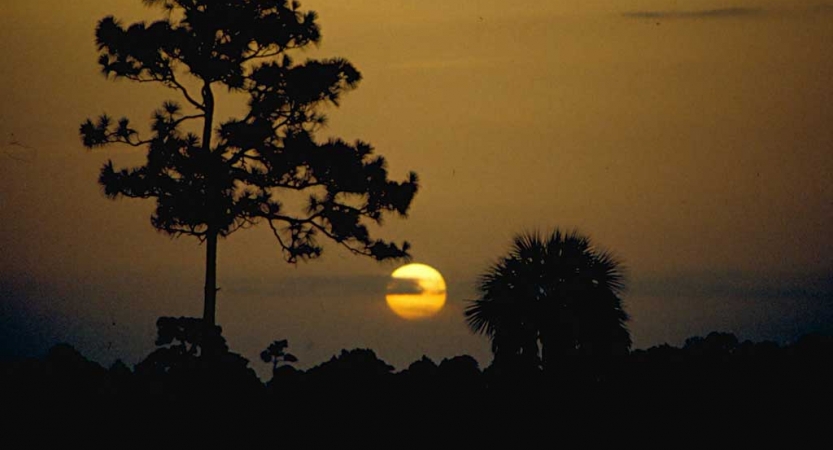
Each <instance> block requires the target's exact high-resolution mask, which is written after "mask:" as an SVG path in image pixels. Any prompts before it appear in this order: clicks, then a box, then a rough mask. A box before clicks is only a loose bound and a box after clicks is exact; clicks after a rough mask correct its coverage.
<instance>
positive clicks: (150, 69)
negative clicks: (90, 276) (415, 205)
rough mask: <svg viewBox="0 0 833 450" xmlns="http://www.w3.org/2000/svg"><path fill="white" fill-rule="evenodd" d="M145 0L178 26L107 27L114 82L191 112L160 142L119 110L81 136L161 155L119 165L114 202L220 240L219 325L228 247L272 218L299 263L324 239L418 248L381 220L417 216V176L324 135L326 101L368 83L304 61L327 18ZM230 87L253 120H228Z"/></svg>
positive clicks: (208, 301) (228, 0) (212, 296)
mask: <svg viewBox="0 0 833 450" xmlns="http://www.w3.org/2000/svg"><path fill="white" fill-rule="evenodd" d="M144 3H145V4H147V5H148V6H152V7H161V8H162V9H163V10H164V11H165V18H163V19H161V20H158V21H156V22H153V23H151V24H146V23H134V24H132V25H130V26H124V25H122V24H121V23H120V22H119V21H117V20H116V19H115V18H113V17H106V18H104V19H102V20H101V21H100V22H99V23H98V27H97V29H96V43H97V45H98V49H99V51H100V56H99V60H98V62H99V64H100V66H101V68H102V71H103V73H104V74H105V75H106V76H108V77H110V76H112V77H115V78H125V79H128V80H132V81H135V82H139V83H156V84H160V85H163V86H166V87H168V88H170V89H172V90H174V91H176V92H177V94H178V95H179V96H180V97H181V99H182V100H184V106H183V105H180V104H178V103H176V102H174V101H166V102H164V103H163V105H162V107H161V108H160V109H158V110H157V111H156V112H155V113H154V115H153V121H152V128H151V135H150V136H149V137H148V138H146V139H143V138H141V137H140V135H139V133H138V132H137V131H136V130H135V129H134V128H132V127H131V125H130V121H129V120H128V119H127V118H122V119H120V120H118V121H114V120H112V119H111V118H110V117H108V116H106V115H102V116H101V117H99V118H98V119H96V120H95V121H93V120H87V121H86V122H84V123H83V124H82V125H81V129H80V133H81V138H82V140H83V143H84V145H85V146H86V147H88V148H93V147H99V146H105V145H109V144H125V145H129V146H133V147H144V148H147V163H146V164H145V165H144V166H140V167H135V168H125V169H117V168H115V167H114V166H113V163H112V161H108V162H107V163H106V164H105V165H104V167H103V168H102V169H101V174H100V176H99V183H100V184H101V185H102V186H103V187H104V192H105V194H106V195H107V196H108V197H110V198H113V199H116V198H120V197H130V198H153V199H155V200H156V210H155V211H154V213H153V214H152V216H151V224H152V225H153V226H154V227H156V228H157V229H158V230H160V231H162V232H164V233H167V234H170V235H173V236H180V235H188V236H195V237H197V238H199V240H200V241H201V242H204V243H205V244H206V269H205V309H204V320H205V322H206V324H208V325H214V324H215V305H216V293H217V288H216V266H217V240H218V238H219V237H226V236H228V235H229V234H231V233H233V232H234V231H236V230H239V229H241V228H246V227H248V226H251V225H254V224H257V223H263V222H265V223H267V224H268V225H269V227H270V228H271V229H272V231H273V233H274V236H275V237H276V239H277V243H278V245H279V246H280V249H281V251H282V253H283V255H284V257H285V259H286V260H287V261H289V262H292V263H294V262H296V261H298V260H307V259H314V258H316V257H318V256H320V255H321V252H322V247H321V243H320V242H319V239H320V238H321V237H322V236H323V237H324V239H323V240H327V239H330V240H333V241H335V242H337V243H339V244H341V245H342V246H344V247H346V248H348V249H349V250H350V251H351V252H353V253H355V254H359V255H366V256H370V257H373V258H375V259H377V260H383V259H388V258H402V257H407V256H408V253H407V252H408V248H409V246H408V243H407V242H403V243H402V244H399V245H397V244H395V243H391V242H386V241H383V240H375V239H373V238H371V235H370V231H369V229H368V224H369V223H377V224H380V223H381V221H382V218H383V214H385V213H397V214H399V215H400V216H405V215H406V214H407V211H408V208H409V207H410V204H411V200H412V199H413V197H414V194H415V193H416V191H417V177H416V174H415V173H413V172H411V173H410V174H409V175H408V179H407V180H406V181H403V182H396V181H391V180H389V179H388V171H387V169H386V162H385V159H384V158H383V157H381V156H376V155H374V153H373V148H372V147H371V146H370V145H369V144H367V143H365V142H361V141H359V142H355V143H347V142H344V141H343V140H340V139H331V140H329V141H327V142H323V143H321V142H318V141H316V140H315V139H314V136H313V134H314V132H316V131H317V130H319V129H320V128H321V127H322V125H323V124H324V123H325V116H324V115H323V113H321V112H320V111H321V107H322V106H324V105H327V104H331V105H335V106H338V104H339V100H340V98H341V95H342V94H343V93H344V92H347V91H349V90H351V89H353V88H355V87H356V86H357V84H358V82H359V80H360V79H361V74H360V73H359V71H358V70H356V68H355V67H353V66H352V65H351V64H350V63H349V62H348V61H346V60H344V59H338V58H336V59H326V60H306V61H304V62H301V63H297V62H295V61H294V60H293V58H292V56H293V54H294V53H296V52H297V51H298V50H300V49H303V48H305V47H308V46H310V45H314V44H318V43H319V41H320V39H321V33H320V29H319V26H318V24H317V23H316V20H317V19H316V15H315V13H313V12H304V11H301V10H300V9H299V4H298V2H296V1H292V2H289V1H286V0H144ZM194 86H197V87H196V88H194ZM221 87H223V88H225V89H227V90H228V91H229V92H230V93H232V94H238V95H246V96H248V103H247V105H248V112H247V114H246V115H245V116H244V117H239V118H234V119H230V120H228V121H226V122H222V123H216V122H215V121H216V118H215V111H216V105H215V92H216V91H217V89H219V88H221ZM197 91H199V93H197ZM187 129H198V130H201V135H197V134H195V133H191V132H188V131H187ZM285 195H287V196H290V197H291V198H305V201H304V203H305V204H304V206H303V207H300V208H291V207H289V206H288V205H285V204H284V203H282V201H281V199H282V198H285V197H284V196H285ZM299 196H300V197H299Z"/></svg>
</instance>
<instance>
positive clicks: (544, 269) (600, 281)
mask: <svg viewBox="0 0 833 450" xmlns="http://www.w3.org/2000/svg"><path fill="white" fill-rule="evenodd" d="M623 288H624V285H623V276H622V272H621V269H620V267H619V263H618V262H617V261H616V260H615V259H614V258H613V257H612V256H611V255H610V254H608V253H606V252H601V251H598V250H596V249H594V248H593V247H592V246H591V244H590V240H589V239H588V238H586V237H584V236H580V235H579V234H578V233H576V232H573V233H570V234H564V233H562V232H561V231H559V230H555V231H554V232H553V233H552V234H551V235H550V236H549V237H547V238H546V239H544V238H542V237H541V236H540V235H538V234H534V233H533V234H521V235H519V236H517V237H516V238H515V241H514V244H513V246H512V249H511V251H510V252H509V255H507V256H505V257H503V258H501V259H500V261H499V262H498V263H497V264H495V265H493V266H492V267H491V268H490V269H489V270H488V271H487V272H486V273H485V274H483V275H482V276H481V278H480V285H479V290H480V293H481V296H480V298H478V299H476V300H474V301H473V303H472V304H470V305H469V306H468V307H467V308H466V311H465V316H466V320H467V322H468V325H469V327H470V328H471V330H472V331H474V332H476V333H484V334H486V335H487V336H488V337H489V338H490V339H491V341H492V351H493V353H494V355H495V363H496V364H505V365H515V366H522V367H538V366H541V367H543V368H544V369H554V368H555V365H556V364H554V363H555V362H557V361H558V360H563V358H565V357H571V356H589V357H595V356H602V357H604V356H609V355H616V354H627V352H628V349H629V348H630V345H631V339H630V333H629V332H628V329H627V328H626V327H625V321H627V319H628V316H627V314H626V313H625V311H624V310H623V308H622V302H621V299H620V297H619V295H620V292H621V291H622V289H623Z"/></svg>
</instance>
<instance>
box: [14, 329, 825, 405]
mask: <svg viewBox="0 0 833 450" xmlns="http://www.w3.org/2000/svg"><path fill="white" fill-rule="evenodd" d="M203 325H204V322H203V321H202V320H201V319H191V318H161V319H160V320H159V322H158V323H157V326H158V332H159V338H158V340H157V345H158V346H159V348H157V350H155V351H153V352H152V353H151V354H150V355H148V356H147V357H146V358H145V359H144V360H143V361H141V362H140V363H138V364H136V365H135V366H134V367H133V369H132V370H131V368H129V367H128V366H126V365H125V364H124V363H122V362H121V361H117V362H116V363H114V364H113V365H112V366H111V367H110V368H109V369H105V368H103V367H101V366H100V365H98V364H96V363H94V362H91V361H89V360H87V359H86V358H85V357H84V356H82V355H81V354H80V353H78V352H77V351H76V350H75V349H73V348H72V347H71V346H69V345H66V344H59V345H56V346H55V347H53V348H52V349H51V350H50V351H49V353H48V354H47V355H46V357H45V358H42V359H27V360H19V361H13V362H5V363H2V365H0V386H2V389H3V392H2V395H3V396H4V399H7V400H8V401H9V403H8V404H9V405H15V404H41V405H53V406H60V405H64V406H71V405H74V404H78V403H79V402H83V403H84V404H86V405H98V406H100V407H102V408H105V407H106V408H111V409H112V408H119V407H125V408H127V407H129V408H131V409H139V410H143V409H151V410H154V409H157V408H163V409H164V408H168V407H172V406H175V407H176V408H179V410H182V411H186V410H192V409H198V408H209V409H211V408H219V407H222V408H228V407H233V408H236V410H238V411H248V412H251V413H256V414H267V415H269V414H279V415H283V414H287V415H289V414H294V413H298V414H313V413H316V412H317V411H319V410H320V409H321V408H326V410H327V411H330V413H332V412H334V411H340V412H345V411H352V412H358V411H365V412H372V413H379V412H383V411H392V410H401V409H403V408H410V407H414V408H417V407H420V408H423V407H429V406H430V407H431V408H440V409H442V410H443V411H446V412H447V413H448V412H451V411H458V412H461V413H462V412H463V411H464V410H465V411H469V412H470V410H471V409H472V408H474V409H478V408H485V409H488V408H496V407H498V405H499V406H500V407H501V408H514V407H520V406H521V405H524V404H529V403H537V402H541V401H550V400H552V401H555V399H557V400H558V402H560V404H561V405H562V407H567V406H566V405H572V406H570V407H575V408H585V407H591V406H592V405H593V404H595V403H593V402H596V401H604V402H610V403H611V404H626V403H627V402H640V404H642V405H654V406H656V407H658V408H659V407H662V408H672V409H675V410H683V409H686V410H691V411H702V410H705V409H708V408H709V407H711V406H712V405H711V403H709V402H722V403H726V402H729V403H731V404H732V405H735V406H734V407H736V408H745V407H746V406H747V405H753V404H754V405H759V404H760V403H761V400H762V399H765V400H766V402H769V403H768V404H772V402H776V403H777V404H782V403H790V404H792V403H794V402H796V401H799V400H800V401H802V402H805V401H806V402H811V403H814V402H820V401H822V400H823V399H826V400H829V399H831V398H833V397H831V395H833V387H831V383H830V380H831V379H833V364H831V362H833V337H830V336H822V335H807V336H805V337H803V338H801V339H800V340H798V341H797V342H795V343H793V344H789V345H786V346H779V345H778V344H776V343H774V342H758V343H754V342H750V341H743V342H741V341H739V340H738V339H737V338H736V337H735V336H734V335H732V334H729V333H711V334H709V335H707V336H706V337H693V338H690V339H688V340H687V341H686V343H685V345H684V346H683V347H681V348H677V347H672V346H669V345H661V346H656V347H651V348H649V349H646V350H635V351H633V352H631V353H630V354H629V355H627V356H626V357H624V358H622V359H621V360H619V361H618V363H617V364H616V365H615V366H612V367H611V368H610V371H609V372H608V373H607V374H606V375H607V376H606V377H601V378H600V377H598V376H596V375H597V373H595V372H591V371H581V370H577V371H574V372H572V374H573V375H572V377H570V378H561V379H559V380H558V381H557V383H555V384H554V383H553V380H551V379H548V378H541V377H538V378H535V377H526V378H524V379H518V378H516V377H515V376H514V375H513V374H507V373H506V372H505V371H503V370H500V364H495V363H493V364H491V365H490V366H489V367H487V368H486V369H485V370H481V368H480V367H479V365H478V363H477V361H476V360H474V359H473V358H472V357H470V356H467V355H463V356H457V357H454V358H448V359H444V360H442V361H441V362H440V363H439V364H437V363H435V362H434V361H432V360H431V359H429V358H427V357H423V358H421V359H420V360H417V361H415V362H413V363H412V364H411V365H410V366H409V367H408V368H407V369H404V370H401V371H399V372H396V371H395V370H394V368H393V366H391V365H389V364H387V363H385V362H384V361H382V360H381V359H379V358H378V357H377V356H376V354H375V353H374V352H373V351H372V350H370V349H354V350H342V351H341V353H340V354H339V355H336V356H333V357H332V358H331V359H330V360H329V361H326V362H324V363H321V364H319V365H317V366H314V367H312V368H310V369H308V370H298V369H296V368H294V367H292V364H291V363H292V362H294V361H290V360H294V359H295V358H287V357H286V356H287V355H289V353H287V352H286V350H287V347H288V342H286V341H276V342H277V343H278V345H275V344H274V343H273V344H271V345H270V346H269V348H267V349H266V350H265V351H264V354H263V355H261V356H264V357H263V360H264V361H266V362H267V363H268V364H271V365H272V367H273V372H272V378H271V379H270V380H268V381H266V382H265V383H264V382H262V381H261V380H260V379H258V377H257V376H256V375H255V373H254V371H253V370H252V368H250V367H249V361H248V360H246V359H245V358H243V357H242V356H240V355H237V354H235V353H232V352H230V351H229V350H228V348H227V347H226V346H225V340H223V339H222V337H221V336H219V334H216V335H214V337H213V338H212V339H213V342H211V343H208V342H207V341H205V339H204V337H205V335H204V334H202V333H201V332H200V331H199V330H200V327H203ZM206 345H215V346H218V349H215V351H211V352H204V351H203V349H204V347H205V346H206ZM269 349H271V350H269ZM266 356H268V358H267V357H266ZM276 360H279V361H280V362H281V364H276V363H275V361H276ZM576 363H578V364H581V361H580V360H577V361H576ZM565 383H566V384H565ZM536 399H537V400H536ZM165 405H167V406H165ZM270 405H282V406H281V408H277V409H275V408H273V407H272V406H270ZM290 406H291V407H290ZM527 406H528V405H527ZM764 407H766V406H764Z"/></svg>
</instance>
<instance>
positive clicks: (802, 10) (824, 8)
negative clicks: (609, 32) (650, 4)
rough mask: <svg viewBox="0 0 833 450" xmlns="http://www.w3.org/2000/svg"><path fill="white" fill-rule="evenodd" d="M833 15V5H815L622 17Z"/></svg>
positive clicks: (647, 12)
mask: <svg viewBox="0 0 833 450" xmlns="http://www.w3.org/2000/svg"><path fill="white" fill-rule="evenodd" d="M831 13H833V4H831V3H824V2H823V3H815V4H809V5H806V4H805V5H797V6H789V7H783V8H766V9H764V8H761V7H726V8H713V9H696V10H641V11H628V12H625V13H623V14H622V15H623V16H624V17H627V18H631V19H653V20H657V19H725V18H733V17H734V18H744V17H757V16H760V15H763V14H776V15H779V16H785V15H786V16H790V15H796V14H797V15H805V16H806V15H823V14H825V15H826V14H831Z"/></svg>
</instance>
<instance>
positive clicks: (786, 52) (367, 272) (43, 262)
mask: <svg viewBox="0 0 833 450" xmlns="http://www.w3.org/2000/svg"><path fill="white" fill-rule="evenodd" d="M302 6H303V7H304V8H306V9H311V10H314V11H316V12H317V13H318V15H319V23H320V25H321V28H322V34H323V39H322V42H321V45H320V46H319V47H318V48H315V49H310V50H308V51H306V52H304V53H303V54H300V55H298V56H296V59H299V58H300V59H303V58H307V57H309V58H321V57H331V56H340V57H344V58H346V59H348V60H349V61H350V62H351V63H353V64H354V65H355V66H356V67H357V68H358V69H359V70H360V71H361V72H362V75H363V80H362V82H361V83H360V85H359V87H358V89H356V90H355V91H353V92H350V93H348V94H347V95H346V96H345V97H344V98H343V99H342V102H341V106H340V107H339V108H337V109H336V108H330V109H328V110H327V114H328V118H329V121H328V125H327V126H326V128H324V129H323V130H321V131H320V132H319V134H318V138H319V139H321V140H323V139H326V138H328V137H341V138H344V139H346V140H349V141H351V140H355V139H362V140H364V141H367V142H370V143H371V144H372V145H373V146H374V147H375V149H376V150H377V152H378V153H379V154H381V155H383V156H385V158H386V159H387V160H388V163H389V169H390V174H391V177H392V178H395V179H400V180H401V179H404V178H405V177H406V175H407V173H408V172H409V171H411V170H413V171H416V172H417V173H418V174H419V177H420V186H421V187H420V191H419V193H418V194H417V196H416V198H415V200H414V202H413V204H412V208H411V210H410V212H409V216H408V218H407V219H401V218H396V217H390V218H388V219H387V220H386V222H385V224H384V225H383V226H382V227H381V228H378V229H375V230H374V232H375V233H376V235H378V236H379V237H383V238H386V239H395V240H397V241H401V240H408V241H409V242H410V243H411V244H412V252H411V253H412V255H413V257H414V260H415V261H417V262H422V263H426V264H430V265H431V266H433V267H435V268H436V269H438V270H439V271H440V272H442V274H443V275H444V277H445V279H446V281H447V284H448V300H447V303H446V306H445V308H444V309H443V310H442V311H441V312H440V314H438V315H437V316H435V317H434V318H431V319H429V320H424V321H418V322H409V321H405V320H403V319H401V318H399V317H397V316H396V315H394V314H393V313H392V312H391V311H390V310H388V308H387V306H386V304H385V296H384V293H385V286H386V283H387V280H388V276H389V274H390V273H391V272H392V271H393V270H394V269H396V267H397V264H395V263H377V262H374V261H370V260H367V259H363V258H359V257H356V256H353V255H351V254H349V253H348V252H346V251H343V250H341V249H339V248H337V247H335V246H328V247H326V248H325V254H324V256H323V257H322V258H321V259H320V260H316V261H313V262H309V263H300V264H298V265H294V266H293V265H289V264H287V263H285V262H284V261H283V259H282V258H281V256H280V252H279V247H278V245H277V243H276V242H274V238H273V237H272V236H271V232H270V230H269V229H268V227H265V229H264V228H263V227H260V228H254V229H250V230H243V231H240V232H237V233H235V234H233V235H231V236H230V237H229V238H228V239H226V240H223V241H221V242H220V248H219V269H218V270H219V272H218V285H219V287H220V289H221V290H220V292H219V296H218V310H217V317H218V322H219V324H220V325H222V326H223V329H224V335H225V336H226V338H227V339H228V341H229V343H230V345H231V348H232V350H235V351H237V352H239V353H241V354H243V355H244V356H246V357H247V358H249V359H251V360H252V366H253V367H255V368H257V369H258V370H259V371H261V372H263V370H265V365H263V364H261V363H259V362H258V361H257V355H258V353H259V351H260V350H262V349H264V348H265V347H266V346H267V345H268V344H269V343H270V342H272V341H273V340H276V339H288V340H289V345H290V347H289V350H290V351H291V352H292V353H294V354H295V355H296V356H298V358H299V359H300V362H299V364H298V367H301V368H306V367H311V366H313V365H316V364H319V363H321V362H323V361H325V360H327V359H329V357H330V356H332V355H334V354H337V353H338V352H339V351H340V349H342V348H357V347H358V348H371V349H373V350H375V351H376V353H377V355H378V356H380V357H381V358H382V359H384V360H385V361H387V362H388V363H390V364H393V365H394V366H395V367H396V368H397V369H403V368H405V367H407V365H408V364H409V363H410V362H412V361H414V360H416V359H419V358H420V357H421V356H422V355H423V354H425V355H427V356H429V357H431V358H432V359H434V360H435V361H439V360H441V359H442V358H446V357H451V356H455V355H459V354H470V355H472V356H474V357H475V358H476V359H478V361H480V363H481V366H484V367H485V366H486V365H488V363H489V362H490V361H491V355H490V352H489V344H488V341H487V339H486V338H484V337H482V336H475V335H472V334H471V333H470V332H469V331H468V330H467V328H466V326H465V323H464V320H463V315H462V311H463V309H464V307H465V305H466V302H467V301H468V300H471V299H473V298H476V296H477V292H476V290H475V284H476V280H477V276H478V275H479V274H480V273H482V272H484V271H485V270H486V269H487V268H488V267H489V266H490V265H491V264H492V263H494V262H495V261H497V259H498V258H499V257H500V256H502V255H503V254H504V253H506V252H507V251H508V249H509V246H510V244H511V239H512V237H513V236H514V235H515V234H517V233H520V232H523V231H531V230H540V231H548V230H552V229H554V228H555V227H560V228H561V229H567V230H570V229H577V230H579V231H580V232H581V233H584V234H586V235H589V236H590V237H591V239H592V240H593V242H594V243H596V244H597V245H598V246H600V247H602V248H604V249H607V250H610V251H612V252H613V253H614V254H615V255H617V256H618V258H619V259H620V260H622V261H623V264H624V266H625V267H626V269H627V275H628V278H627V280H628V283H627V285H628V287H629V288H628V290H627V291H626V293H625V294H624V296H623V299H624V302H625V308H626V310H627V311H628V312H629V313H630V315H631V318H632V320H631V321H630V323H629V328H630V330H631V333H632V337H633V340H634V344H635V347H637V348H646V347H649V346H651V345H656V344H660V343H665V342H667V343H670V344H672V345H680V344H682V343H683V342H684V340H685V338H687V337H690V336H692V335H697V334H701V335H702V334H705V333H708V332H709V331H728V332H734V333H735V334H737V335H738V336H739V337H740V338H741V339H752V340H764V339H771V340H776V341H779V342H789V341H790V340H794V339H795V338H797V337H798V336H800V335H802V334H805V333H808V332H813V331H819V332H827V333H833V256H831V255H833V233H831V232H830V230H831V229H833V177H831V174H833V126H831V123H833V85H831V83H830V80H833V53H831V52H830V48H831V44H833V3H824V2H815V1H812V0H807V1H801V2H796V1H787V0H595V1H551V0H521V1H517V2H511V3H507V2H503V1H496V0H468V1H465V2H463V1H458V2H424V1H416V0H362V1H360V2H359V1H356V2H343V1H336V0H306V1H303V2H302ZM107 15H115V16H116V17H118V18H120V19H122V20H123V21H124V22H133V21H136V20H153V19H155V18H158V17H159V14H158V12H157V11H155V10H152V9H148V8H146V7H144V6H143V5H142V2H141V1H139V0H113V1H109V2H101V1H91V0H79V1H76V2H59V1H57V0H40V1H37V2H31V1H28V0H6V1H4V2H2V4H0V42H3V45H2V46H0V60H2V61H3V63H2V65H0V313H2V321H0V357H2V358H8V357H19V356H27V355H37V354H42V353H43V352H44V351H45V350H46V349H47V348H48V347H49V346H51V345H52V344H54V343H56V342H59V341H65V342H69V343H71V344H72V345H74V346H75V347H76V348H78V349H79V350H80V351H81V352H82V353H83V354H85V355H87V356H89V357H91V358H92V359H94V360H97V361H99V362H101V363H102V364H105V365H106V364H109V363H111V362H112V361H113V360H114V359H116V358H121V359H123V360H125V361H126V362H128V363H130V364H134V363H136V362H138V361H139V360H141V358H142V357H143V356H144V355H147V354H148V353H149V352H150V351H151V350H152V349H153V340H154V336H155V320H156V318H157V317H159V316H182V315H184V316H200V315H201V314H202V284H203V272H202V271H203V265H204V260H203V258H204V247H202V246H200V245H199V244H198V242H197V241H196V240H194V239H189V238H185V237H183V238H179V239H171V238H169V237H167V236H165V235H163V234H160V233H158V232H156V231H155V230H154V229H153V228H152V227H151V225H150V223H149V216H150V213H151V211H152V209H153V202H152V201H142V200H119V201H111V200H108V199H106V198H105V197H104V195H103V193H102V190H101V188H100V186H99V185H98V184H97V182H96V180H97V177H98V171H99V169H100V167H101V165H102V164H103V163H104V162H105V161H106V160H108V159H110V158H112V159H114V161H115V162H116V163H117V165H125V166H129V165H139V164H142V163H143V160H144V151H143V150H142V149H125V148H113V149H97V150H93V151H89V150H86V149H85V148H84V147H83V146H82V145H81V141H80V139H79V137H78V127H79V125H80V124H81V123H82V122H83V121H84V120H85V119H86V118H88V117H95V116H97V115H99V114H101V113H103V112H107V113H108V114H110V115H112V116H116V117H120V116H128V117H130V118H131V119H132V122H133V123H136V124H142V123H146V124H148V123H149V118H150V114H151V112H152V111H153V110H154V109H155V108H157V107H158V106H159V105H160V104H161V103H162V101H164V100H168V99H176V98H177V97H176V93H175V92H174V91H169V90H166V89H164V88H160V87H154V86H148V85H136V84H133V83H130V82H128V81H113V80H107V79H105V77H104V76H102V75H101V74H100V69H99V67H98V65H97V63H96V59H97V52H96V49H95V45H94V38H93V33H94V29H95V26H96V23H97V21H98V20H99V19H101V18H103V17H104V16H107ZM218 102H219V104H220V105H219V108H220V113H219V116H220V117H230V116H232V115H234V114H236V113H238V112H239V111H240V99H239V98H235V97H234V96H233V95H222V96H220V98H219V100H218ZM143 121H145V122H143ZM260 365H263V366H264V367H260ZM263 373H265V372H263Z"/></svg>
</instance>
